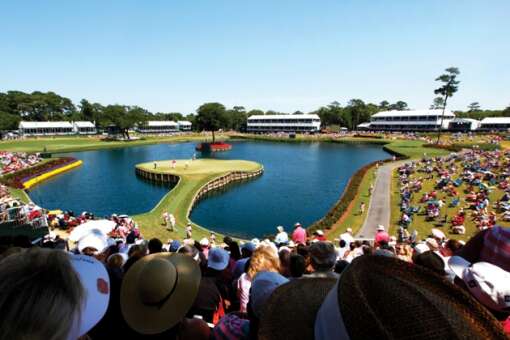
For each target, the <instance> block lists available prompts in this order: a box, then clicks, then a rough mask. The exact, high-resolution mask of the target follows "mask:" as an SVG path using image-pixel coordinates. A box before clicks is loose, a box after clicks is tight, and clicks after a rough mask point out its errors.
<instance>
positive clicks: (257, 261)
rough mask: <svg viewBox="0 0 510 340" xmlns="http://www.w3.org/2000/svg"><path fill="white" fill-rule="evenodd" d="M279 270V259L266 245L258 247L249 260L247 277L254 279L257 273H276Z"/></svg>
mask: <svg viewBox="0 0 510 340" xmlns="http://www.w3.org/2000/svg"><path fill="white" fill-rule="evenodd" d="M279 270H280V259H279V258H278V255H277V254H276V253H275V252H274V250H273V249H272V248H271V247H270V246H267V245H263V244H261V245H259V247H258V248H257V249H255V251H254V252H253V255H252V256H251V258H250V267H249V268H248V275H249V276H250V277H251V278H254V277H255V275H256V274H257V273H258V272H261V271H268V272H278V271H279Z"/></svg>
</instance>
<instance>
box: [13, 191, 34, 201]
mask: <svg viewBox="0 0 510 340" xmlns="http://www.w3.org/2000/svg"><path fill="white" fill-rule="evenodd" d="M9 191H10V193H11V196H12V197H14V198H17V199H19V200H20V201H21V202H23V203H30V202H31V201H32V200H31V199H30V197H29V196H28V195H27V193H26V192H25V190H23V189H15V188H9Z"/></svg>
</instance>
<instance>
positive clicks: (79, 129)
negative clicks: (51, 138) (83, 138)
mask: <svg viewBox="0 0 510 340" xmlns="http://www.w3.org/2000/svg"><path fill="white" fill-rule="evenodd" d="M73 126H74V132H75V133H77V134H79V135H95V134H96V133H97V130H96V125H95V124H94V123H92V122H86V121H79V122H74V123H73Z"/></svg>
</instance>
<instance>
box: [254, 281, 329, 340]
mask: <svg viewBox="0 0 510 340" xmlns="http://www.w3.org/2000/svg"><path fill="white" fill-rule="evenodd" d="M336 281H337V280H336V279H335V278H303V279H297V280H294V281H291V282H289V283H286V284H284V285H281V286H280V287H278V288H276V289H275V291H274V292H273V294H272V295H271V297H270V298H269V300H268V301H267V307H266V310H265V313H264V314H263V316H262V318H261V320H260V328H259V332H258V338H259V339H260V340H264V339H285V340H293V339H296V340H301V339H313V338H314V336H313V335H314V324H315V315H316V314H317V311H318V310H319V308H320V306H321V304H322V301H324V298H325V297H326V295H327V294H328V292H329V291H330V290H331V288H332V287H333V286H334V285H335V283H336Z"/></svg>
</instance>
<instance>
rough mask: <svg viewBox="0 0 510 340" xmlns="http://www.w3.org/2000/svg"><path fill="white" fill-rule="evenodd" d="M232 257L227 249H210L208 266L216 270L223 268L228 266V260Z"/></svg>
mask: <svg viewBox="0 0 510 340" xmlns="http://www.w3.org/2000/svg"><path fill="white" fill-rule="evenodd" d="M229 259H230V255H229V254H228V253H227V251H226V250H225V249H222V248H219V247H215V248H212V249H211V250H209V255H208V258H207V267H209V268H212V269H215V270H223V269H225V268H227V265H228V260H229Z"/></svg>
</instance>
